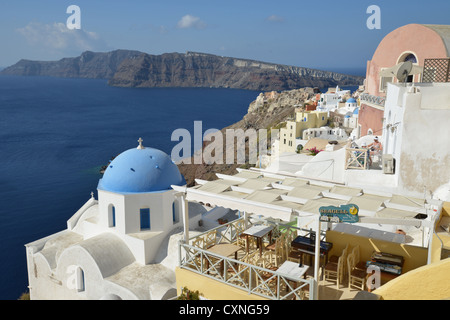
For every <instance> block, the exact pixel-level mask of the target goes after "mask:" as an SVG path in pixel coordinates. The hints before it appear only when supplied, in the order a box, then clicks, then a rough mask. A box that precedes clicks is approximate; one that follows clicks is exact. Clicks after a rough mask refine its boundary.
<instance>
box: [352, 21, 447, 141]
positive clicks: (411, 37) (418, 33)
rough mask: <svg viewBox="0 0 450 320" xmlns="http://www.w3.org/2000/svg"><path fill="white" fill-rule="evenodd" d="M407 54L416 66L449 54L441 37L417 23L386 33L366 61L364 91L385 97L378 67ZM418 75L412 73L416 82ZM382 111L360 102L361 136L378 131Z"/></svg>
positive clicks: (380, 129) (382, 66)
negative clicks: (370, 130)
mask: <svg viewBox="0 0 450 320" xmlns="http://www.w3.org/2000/svg"><path fill="white" fill-rule="evenodd" d="M407 53H413V54H414V55H415V56H416V58H417V62H418V64H419V65H420V66H423V65H424V61H425V59H428V58H446V57H448V55H449V53H448V52H447V49H446V47H445V43H444V42H443V40H442V38H441V36H440V35H439V34H438V33H437V32H435V31H434V30H432V29H430V28H428V27H426V26H423V25H420V24H408V25H406V26H403V27H400V28H398V29H396V30H394V31H392V32H391V33H389V34H388V35H387V36H386V37H385V38H384V39H383V40H382V41H381V42H380V44H379V45H378V48H377V49H376V51H375V53H374V55H373V57H372V60H370V61H368V62H367V71H366V83H365V85H366V92H367V93H369V94H371V95H374V96H380V97H385V96H386V93H385V92H380V91H379V89H380V76H379V72H380V71H381V68H390V67H393V66H395V65H397V64H398V63H400V62H403V61H399V58H400V57H401V56H403V55H407ZM419 80H420V79H419V75H415V78H414V81H416V82H417V81H419ZM383 114H384V112H383V111H382V110H379V109H376V108H373V107H370V106H367V105H362V106H361V108H360V111H359V120H358V122H359V124H360V125H361V135H363V136H364V135H366V134H367V130H368V129H369V128H371V129H372V130H373V132H374V134H375V135H381V134H382V126H383Z"/></svg>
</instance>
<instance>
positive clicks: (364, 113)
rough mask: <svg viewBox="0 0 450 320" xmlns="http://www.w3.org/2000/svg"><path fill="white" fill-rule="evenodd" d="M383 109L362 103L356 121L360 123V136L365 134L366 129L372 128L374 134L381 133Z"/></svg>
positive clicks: (378, 134)
mask: <svg viewBox="0 0 450 320" xmlns="http://www.w3.org/2000/svg"><path fill="white" fill-rule="evenodd" d="M383 116H384V111H383V110H380V109H376V108H372V107H369V106H367V105H365V104H364V103H362V104H361V107H360V108H359V115H358V123H359V124H360V125H361V136H365V135H367V130H369V129H372V130H373V134H374V135H375V136H380V135H382V134H383Z"/></svg>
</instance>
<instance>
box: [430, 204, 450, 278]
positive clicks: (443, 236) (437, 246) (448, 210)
mask: <svg viewBox="0 0 450 320" xmlns="http://www.w3.org/2000/svg"><path fill="white" fill-rule="evenodd" d="M442 217H450V202H444V203H443V205H442V213H441V217H440V219H442ZM440 219H439V222H440ZM439 222H438V223H437V224H436V229H437V233H438V235H436V234H433V242H432V245H431V262H437V261H439V260H441V248H442V245H444V247H447V248H450V234H449V233H447V232H445V231H443V230H442V229H441V228H440V227H439ZM438 236H439V238H438ZM441 241H442V242H441ZM449 285H450V284H449Z"/></svg>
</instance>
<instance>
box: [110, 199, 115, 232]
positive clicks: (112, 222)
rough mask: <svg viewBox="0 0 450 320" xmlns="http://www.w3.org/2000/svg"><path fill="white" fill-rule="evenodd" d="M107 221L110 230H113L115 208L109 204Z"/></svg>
mask: <svg viewBox="0 0 450 320" xmlns="http://www.w3.org/2000/svg"><path fill="white" fill-rule="evenodd" d="M108 221H109V227H110V228H114V227H115V226H116V207H114V205H113V204H110V205H109V207H108Z"/></svg>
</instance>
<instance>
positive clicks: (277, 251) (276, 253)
mask: <svg viewBox="0 0 450 320" xmlns="http://www.w3.org/2000/svg"><path fill="white" fill-rule="evenodd" d="M283 241H284V239H283V238H282V237H279V238H277V239H276V240H275V243H273V244H272V245H269V246H267V247H266V250H267V251H266V252H268V253H271V258H272V261H273V262H274V263H275V265H276V266H279V265H280V264H281V263H283V262H284V261H285V259H284V243H283Z"/></svg>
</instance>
